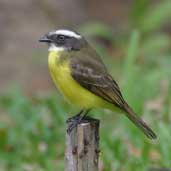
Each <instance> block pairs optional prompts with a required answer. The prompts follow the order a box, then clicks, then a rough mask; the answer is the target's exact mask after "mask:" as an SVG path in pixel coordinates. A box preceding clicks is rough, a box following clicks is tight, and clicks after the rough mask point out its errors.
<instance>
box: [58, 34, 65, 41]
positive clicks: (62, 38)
mask: <svg viewBox="0 0 171 171" xmlns="http://www.w3.org/2000/svg"><path fill="white" fill-rule="evenodd" d="M57 39H58V41H60V42H64V40H65V36H63V35H58V37H57Z"/></svg>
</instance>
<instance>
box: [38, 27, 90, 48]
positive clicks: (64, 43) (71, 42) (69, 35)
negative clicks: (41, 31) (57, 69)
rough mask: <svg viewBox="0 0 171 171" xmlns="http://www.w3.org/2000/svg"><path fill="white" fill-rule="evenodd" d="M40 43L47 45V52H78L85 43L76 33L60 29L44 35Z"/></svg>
mask: <svg viewBox="0 0 171 171" xmlns="http://www.w3.org/2000/svg"><path fill="white" fill-rule="evenodd" d="M39 41H40V42H46V43H47V44H48V45H49V51H71V50H75V51H78V50H80V49H81V48H82V47H84V46H85V45H86V44H87V43H86V41H85V39H84V38H83V37H82V36H81V35H80V34H78V33H76V32H74V31H71V30H65V29H60V30H56V31H51V32H49V33H47V34H45V35H44V36H43V37H42V38H41V39H40V40H39Z"/></svg>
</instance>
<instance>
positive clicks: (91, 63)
mask: <svg viewBox="0 0 171 171" xmlns="http://www.w3.org/2000/svg"><path fill="white" fill-rule="evenodd" d="M71 74H72V77H73V78H74V79H75V80H76V81H77V82H78V83H79V84H80V85H81V86H83V87H84V88H86V89H88V90H89V91H91V92H92V93H94V94H96V95H97V96H100V97H101V98H103V99H104V100H106V101H108V102H109V103H113V104H115V105H116V106H118V107H119V108H121V109H123V110H125V109H124V106H125V105H124V104H125V103H126V102H125V101H124V99H123V97H122V94H121V92H120V89H119V87H118V85H117V83H116V82H115V81H114V80H113V79H112V77H111V76H110V75H109V74H108V73H107V70H106V68H105V66H104V64H103V63H102V61H101V60H100V58H97V57H96V58H92V57H89V56H86V57H80V56H79V55H78V56H75V57H72V58H71Z"/></svg>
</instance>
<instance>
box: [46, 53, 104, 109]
mask: <svg viewBox="0 0 171 171" xmlns="http://www.w3.org/2000/svg"><path fill="white" fill-rule="evenodd" d="M61 53H65V52H50V54H49V59H48V63H49V70H50V74H51V77H52V79H53V81H54V83H55V85H56V86H57V87H58V89H59V90H60V92H61V93H62V94H63V95H64V97H65V98H66V99H67V100H68V101H70V102H71V103H73V104H76V105H78V106H80V107H83V108H92V107H105V105H104V100H103V99H102V98H100V97H98V96H96V95H95V94H93V93H91V92H89V91H88V90H86V89H85V88H83V87H82V86H80V85H79V84H78V83H77V82H76V81H75V80H74V79H73V78H72V76H71V70H70V67H69V59H68V60H67V59H65V60H61V59H60V56H61Z"/></svg>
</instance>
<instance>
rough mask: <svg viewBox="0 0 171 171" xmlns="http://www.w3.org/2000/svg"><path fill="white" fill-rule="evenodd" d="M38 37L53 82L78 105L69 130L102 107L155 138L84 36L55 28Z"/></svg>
mask: <svg viewBox="0 0 171 171" xmlns="http://www.w3.org/2000/svg"><path fill="white" fill-rule="evenodd" d="M39 41H40V42H43V43H47V45H48V47H49V49H48V51H49V55H48V67H49V72H50V75H51V78H52V80H53V82H54V84H55V86H56V87H57V88H58V90H59V91H60V92H61V93H62V94H63V96H64V98H65V99H66V100H67V101H68V102H69V103H72V104H74V105H76V106H79V107H80V108H81V111H80V112H79V113H77V114H76V115H75V116H74V117H72V118H70V121H72V122H71V125H70V126H69V128H68V130H67V131H68V133H70V132H71V131H72V129H73V128H74V127H76V126H77V125H78V124H79V123H80V122H81V120H82V119H84V118H85V117H86V116H87V114H88V113H89V111H90V110H91V109H94V108H104V109H108V110H111V111H113V112H115V113H116V112H119V113H122V114H124V115H125V116H127V118H128V119H130V120H131V121H132V122H133V123H134V124H135V126H136V127H137V128H139V129H140V130H141V131H142V132H143V133H144V134H145V135H146V136H147V137H148V138H149V139H155V138H157V136H156V134H155V133H154V132H153V130H152V129H151V128H150V127H149V126H148V125H147V124H146V122H145V121H143V120H142V119H141V118H140V117H139V116H138V115H137V114H136V113H135V112H134V110H133V109H132V108H131V107H130V106H129V105H128V103H127V102H126V101H125V99H124V97H123V95H122V93H121V90H120V88H119V86H118V84H117V83H116V81H115V80H114V79H113V77H112V76H111V75H110V74H109V72H108V70H107V67H106V66H105V64H104V63H103V61H102V59H101V56H100V55H99V54H98V53H97V52H96V50H95V49H93V47H91V45H90V44H89V42H88V41H87V40H86V39H85V38H84V36H82V35H81V34H80V33H78V32H76V31H73V30H70V29H57V30H54V31H50V32H48V33H46V34H44V35H43V36H42V37H41V38H40V39H39Z"/></svg>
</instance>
